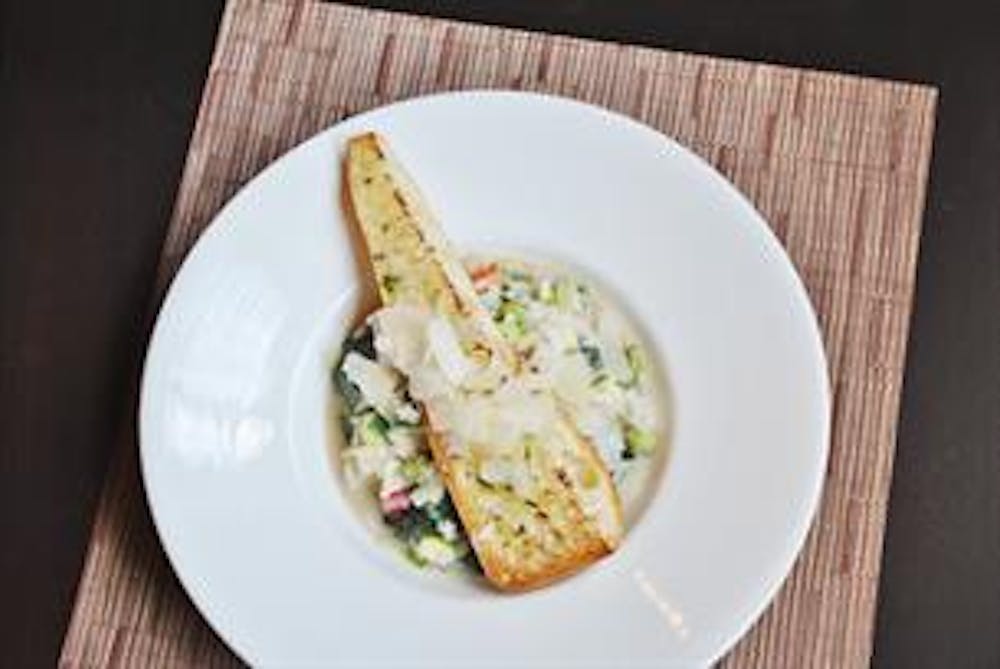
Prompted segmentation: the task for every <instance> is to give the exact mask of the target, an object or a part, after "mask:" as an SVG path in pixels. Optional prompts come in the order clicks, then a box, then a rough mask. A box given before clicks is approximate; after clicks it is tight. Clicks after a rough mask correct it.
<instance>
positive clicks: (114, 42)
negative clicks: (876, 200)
mask: <svg viewBox="0 0 1000 669" xmlns="http://www.w3.org/2000/svg"><path fill="white" fill-rule="evenodd" d="M369 4H373V5H377V6H381V7H387V8H393V9H405V10H409V11H414V12H422V13H435V14H438V15H442V16H449V17H455V18H462V19H467V20H474V21H482V22H488V23H496V24H502V25H511V26H517V27H526V28H532V29H541V30H547V31H555V32H564V33H570V34H576V35H581V36H588V37H597V38H602V39H611V40H618V41H628V42H634V43H642V44H648V45H653V46H662V47H666V48H670V49H679V50H687V51H696V52H702V53H710V54H717V55H724V56H735V57H740V58H747V59H753V60H764V61H770V62H776V63H785V64H790V65H798V66H807V67H817V68H822V69H836V70H841V71H847V72H852V73H860V74H866V75H872V76H879V77H891V78H897V79H905V80H912V81H920V82H926V83H931V84H934V85H936V86H938V87H939V88H940V90H941V98H940V106H939V116H938V129H937V135H936V139H935V156H934V163H933V167H932V173H931V184H930V191H929V193H930V194H929V202H928V208H927V214H926V217H925V222H924V234H923V240H922V244H921V254H920V265H919V279H918V290H917V298H916V309H915V313H914V320H913V328H912V336H911V341H910V348H909V356H908V363H907V377H906V384H905V387H904V397H903V410H902V416H901V429H900V436H899V444H898V450H897V459H896V467H895V478H894V482H893V488H892V501H891V505H890V514H889V526H888V533H887V538H886V553H885V562H884V567H883V577H882V584H881V590H880V605H879V615H878V623H877V632H876V643H875V658H874V662H873V664H874V665H875V666H876V667H945V666H947V667H996V666H1000V635H998V634H997V623H996V621H998V620H1000V493H998V490H1000V416H998V414H997V413H995V412H996V410H997V409H1000V309H998V306H1000V40H998V39H997V38H996V30H995V25H996V24H995V21H993V20H992V19H991V17H990V15H991V11H990V9H991V5H992V4H993V3H991V2H989V1H988V0H983V1H981V2H963V1H962V0H954V1H952V2H945V3H942V2H923V1H914V0H813V1H811V2H803V0H762V1H761V2H756V3H748V2H745V0H703V1H701V2H697V3H695V2H686V3H680V2H676V3H665V2H663V3H653V2H640V1H639V0H625V1H622V2H609V1H604V2H597V0H549V1H548V2H545V3H538V2H529V1H520V2H513V1H509V0H508V1H489V2H486V1H482V0H480V1H479V2H475V3H469V2H460V1H458V0H449V1H448V2H427V1H410V2H403V1H396V0H392V1H387V2H379V3H369ZM220 12H221V2H219V1H218V0H212V1H211V2H208V1H206V0H190V1H188V2H180V3H156V4H151V3H112V2H108V1H106V0H92V1H91V2H88V3H66V4H65V5H64V6H62V7H60V8H59V9H58V11H56V10H54V9H52V8H50V7H47V6H46V4H44V3H16V4H15V2H14V0H11V2H4V3H3V5H2V15H0V31H2V33H0V35H2V36H0V86H2V88H0V91H2V96H3V97H2V99H3V104H0V114H2V121H3V123H2V124H0V128H2V130H0V132H2V133H3V141H2V144H0V146H2V147H3V148H2V151H0V170H2V171H0V188H2V189H3V190H2V192H0V194H2V198H0V212H2V216H0V361H2V363H0V464H2V467H0V476H2V480H0V531H2V535H3V536H4V548H3V550H0V577H2V582H0V585H2V588H3V589H2V590H0V592H3V599H4V604H3V606H0V616H2V618H0V620H2V623H3V624H2V625H0V647H2V648H3V649H4V653H3V654H4V657H5V659H6V660H7V662H9V665H8V666H18V667H21V666H25V667H29V666H52V665H54V664H55V660H56V657H57V655H58V651H59V646H60V642H61V639H62V635H63V632H64V630H65V626H66V622H67V617H68V614H69V611H70V607H71V605H72V601H73V595H74V590H75V587H76V581H77V577H78V575H79V569H80V566H81V564H82V559H83V550H84V547H85V545H86V541H87V537H88V534H89V530H90V520H91V517H92V514H93V511H94V507H95V503H96V500H97V494H98V491H99V489H100V486H101V483H102V481H103V479H104V474H105V472H106V468H107V466H108V463H109V461H110V457H111V449H112V447H113V444H114V443H115V439H114V433H115V430H116V429H117V426H118V425H119V424H120V419H121V417H122V412H123V411H130V410H131V409H132V408H131V407H129V406H126V405H125V403H124V400H123V398H124V397H125V396H126V395H127V393H126V389H127V387H128V386H129V385H130V384H134V383H136V371H135V370H136V368H137V364H138V360H140V359H141V355H142V352H143V347H144V342H145V337H146V332H145V331H144V330H143V328H144V326H143V314H144V309H145V306H146V302H147V300H148V298H149V294H150V289H151V285H152V279H153V272H154V269H155V261H156V258H157V253H158V250H159V246H160V242H161V241H162V236H163V233H164V230H165V226H166V223H167V220H168V218H169V214H170V209H171V206H172V202H173V197H174V191H175V189H176V187H177V183H178V180H179V177H180V170H181V166H182V162H183V159H184V155H185V150H186V148H187V142H188V139H189V135H190V131H191V126H192V123H193V120H194V115H195V112H196V107H197V103H198V100H199V97H200V94H201V85H202V83H203V80H204V76H205V73H206V70H207V67H208V62H209V58H210V56H211V50H212V45H213V41H214V37H215V30H216V27H217V22H218V18H219V15H220Z"/></svg>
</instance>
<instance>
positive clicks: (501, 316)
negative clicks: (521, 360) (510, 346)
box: [493, 300, 528, 341]
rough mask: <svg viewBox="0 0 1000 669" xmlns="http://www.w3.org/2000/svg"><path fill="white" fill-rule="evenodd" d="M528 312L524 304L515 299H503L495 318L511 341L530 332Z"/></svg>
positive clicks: (502, 331) (504, 334)
mask: <svg viewBox="0 0 1000 669" xmlns="http://www.w3.org/2000/svg"><path fill="white" fill-rule="evenodd" d="M526 316H527V312H526V310H525V308H524V305H523V304H521V303H520V302H515V301H513V300H501V302H500V307H499V308H498V309H497V311H496V314H495V315H494V317H493V320H495V321H496V322H497V325H498V326H499V328H500V332H501V334H503V336H504V337H505V338H507V339H508V340H511V341H517V340H518V339H521V338H522V337H524V336H525V335H526V334H528V322H527V317H526Z"/></svg>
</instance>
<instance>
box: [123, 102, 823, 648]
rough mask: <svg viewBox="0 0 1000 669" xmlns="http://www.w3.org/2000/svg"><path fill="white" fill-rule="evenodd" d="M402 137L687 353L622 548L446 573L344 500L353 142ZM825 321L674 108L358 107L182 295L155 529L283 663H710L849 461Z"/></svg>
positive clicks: (245, 212)
mask: <svg viewBox="0 0 1000 669" xmlns="http://www.w3.org/2000/svg"><path fill="white" fill-rule="evenodd" d="M368 129H375V130H378V131H380V132H382V133H384V134H385V135H386V136H387V137H388V139H389V140H390V142H391V144H392V145H393V146H394V147H395V151H396V153H397V155H398V157H399V158H400V159H401V160H402V162H403V163H404V164H405V165H406V166H407V168H408V169H409V171H410V172H411V173H412V174H413V175H414V177H415V178H416V180H417V181H418V182H419V184H420V185H421V186H422V187H423V189H424V191H425V192H426V195H427V196H428V198H429V200H430V202H431V204H432V206H433V207H434V208H435V209H436V211H437V213H438V214H439V215H440V218H441V220H442V222H443V225H444V227H445V230H446V231H447V233H448V234H449V235H450V236H451V237H452V238H453V239H454V240H455V241H456V242H457V244H458V245H459V246H466V247H472V248H476V249H478V250H480V251H482V250H489V249H492V248H503V249H511V248H513V249H523V250H525V251H527V252H529V253H530V254H532V255H543V256H548V257H554V258H557V259H558V258H562V259H564V260H567V261H569V262H570V263H572V264H575V265H578V266H580V267H583V268H585V269H586V270H587V271H588V272H589V273H591V274H592V275H594V276H595V277H597V278H598V279H599V280H600V281H601V283H603V284H604V285H605V286H606V287H608V288H610V289H611V290H612V291H614V292H616V293H617V294H618V295H619V296H621V297H622V299H623V300H624V302H625V303H626V306H627V308H628V309H629V310H630V311H631V312H632V313H633V314H634V315H635V317H636V318H637V319H638V321H639V322H640V324H641V325H642V327H643V328H644V329H645V332H646V334H647V336H648V338H649V341H650V344H651V345H652V346H653V347H654V349H655V350H656V353H657V355H658V356H659V357H660V359H661V360H662V361H663V364H664V368H665V373H666V378H667V381H668V384H669V387H670V393H669V394H670V399H669V402H670V406H669V407H667V409H668V411H669V416H670V421H671V434H670V442H671V443H670V449H671V452H670V458H669V462H668V464H667V466H666V467H665V468H664V471H663V475H662V476H661V477H660V480H659V482H658V484H657V488H656V491H655V495H654V497H653V498H652V501H651V502H650V504H649V505H648V507H647V508H646V510H645V513H644V514H643V515H642V516H641V518H640V519H639V520H638V522H637V523H635V525H634V526H633V527H632V528H631V529H630V531H629V533H628V536H627V539H626V541H625V543H624V545H623V546H622V547H621V549H620V550H619V551H618V552H616V553H615V554H614V555H613V556H611V557H610V558H608V559H606V560H603V561H602V562H600V563H599V564H597V565H596V566H594V567H592V568H591V569H589V570H587V571H585V572H584V573H583V574H581V575H579V576H576V577H573V578H571V579H568V580H566V581H563V582H561V583H559V584H557V585H554V586H552V587H549V588H545V589H543V590H540V591H536V592H532V593H528V594H523V595H516V596H501V595H498V594H494V593H492V592H490V591H488V590H487V589H485V588H477V587H473V586H470V585H469V584H467V583H465V582H462V581H459V580H455V579H448V578H446V577H437V578H435V577H431V576H422V575H420V574H418V573H416V572H415V571H414V570H412V569H410V568H408V567H406V566H404V565H401V564H400V563H399V562H398V561H397V560H395V559H394V558H392V557H391V555H390V554H389V553H388V552H387V551H385V550H384V549H383V548H381V547H380V546H378V545H376V543H375V542H374V540H373V538H372V536H373V535H372V534H371V533H370V532H368V531H367V530H366V529H365V528H364V527H363V526H362V524H361V523H360V522H359V521H358V520H357V515H356V514H355V513H353V510H352V509H350V508H348V506H347V503H346V501H345V496H344V495H343V492H342V490H341V487H340V480H339V478H338V474H337V472H336V471H335V468H334V466H333V464H332V462H331V458H330V447H331V442H335V441H336V434H335V433H336V430H335V429H331V427H330V422H329V419H330V416H329V404H328V402H329V393H330V390H329V383H328V373H329V364H330V361H331V360H332V359H333V357H334V356H335V354H336V349H337V345H338V344H339V342H340V340H341V337H342V335H343V334H344V329H345V327H346V326H347V324H348V323H349V322H350V321H352V320H354V319H356V317H357V316H358V310H359V308H360V305H359V299H360V298H359V294H360V291H359V276H360V273H361V272H362V271H363V268H361V267H359V265H358V263H357V261H356V259H355V256H354V251H353V246H352V244H351V241H350V239H349V230H348V227H347V224H346V222H345V220H344V217H343V215H342V213H341V208H340V205H339V183H340V165H339V157H340V155H341V151H342V149H343V146H344V141H345V139H346V138H347V137H349V136H350V135H352V134H354V133H357V132H359V131H362V130H368ZM828 428H829V396H828V387H827V377H826V365H825V360H824V355H823V351H822V346H821V342H820V338H819V335H818V331H817V327H816V322H815V317H814V314H813V312H812V310H811V307H810V305H809V301H808V298H807V296H806V293H805V291H804V290H803V287H802V285H801V283H800V281H799V279H798V277H797V276H796V274H795V271H794V270H793V268H792V266H791V264H790V263H789V261H788V259H787V257H786V256H785V254H784V252H783V251H782V249H781V247H780V246H779V244H778V243H777V241H776V240H775V239H774V237H773V236H772V235H771V233H770V231H769V230H768V228H767V226H766V225H765V223H764V222H763V221H762V220H761V218H760V216H759V215H758V214H757V212H756V211H755V210H754V209H753V207H751V205H750V204H748V203H747V202H746V200H744V199H743V197H742V196H740V195H739V193H738V192H737V191H736V190H735V189H734V188H733V187H732V186H731V185H730V184H729V183H728V182H727V181H725V180H724V179H723V178H722V177H721V176H720V175H719V174H717V173H716V172H715V171H713V170H712V169H711V168H710V167H709V166H708V165H707V164H705V163H704V162H703V161H701V160H700V159H699V158H697V157H695V156H694V155H693V154H691V153H689V152H688V151H687V150H685V149H683V148H681V147H680V146H679V145H677V144H675V143H674V142H672V141H670V140H669V139H667V138H665V137H664V136H663V135H660V134H659V133H657V132H655V131H653V130H651V129H650V128H648V127H646V126H643V125H641V124H638V123H636V122H634V121H631V120H629V119H627V118H625V117H622V116H618V115H616V114H612V113H609V112H607V111H604V110H601V109H598V108H595V107H591V106H588V105H584V104H580V103H577V102H571V101H568V100H562V99H558V98H552V97H545V96H538V95H526V94H520V93H487V92H473V93H459V94H450V95H441V96H432V97H427V98H421V99H416V100H411V101H409V102H405V103H401V104H396V105H392V106H390V107H385V108H382V109H378V110H375V111H373V112H370V113H366V114H362V115H360V116H356V117H354V118H352V119H350V120H347V121H345V122H343V123H340V124H338V125H336V126H334V127H332V128H330V129H329V130H327V131H325V132H323V133H321V134H319V135H317V136H316V137H314V138H313V139H311V140H309V141H308V142H306V143H304V144H302V145H301V146H299V147H298V148H296V149H295V150H294V151H292V152H290V153H289V154H288V155H287V156H285V157H284V158H282V159H281V160H279V161H277V162H276V163H275V164H274V165H272V166H271V167H269V168H268V169H267V170H266V171H264V172H263V173H262V174H261V175H260V176H259V177H257V178H256V179H254V180H253V182H251V183H250V185H249V186H247V187H246V188H244V189H243V190H242V191H241V192H240V193H239V195H238V196H236V197H235V198H234V199H233V200H232V201H231V202H230V203H229V204H228V205H227V206H226V207H225V209H223V210H222V212H221V213H220V214H219V215H218V217H217V219H216V221H215V222H214V223H213V224H212V226H211V227H210V228H209V229H208V230H207V231H206V232H205V234H204V235H203V236H202V238H201V239H200V240H199V242H198V244H197V245H196V246H195V248H194V250H193V251H192V252H191V254H190V256H189V257H188V258H187V260H186V261H185V263H184V265H183V267H182V269H181V271H180V272H179V273H178V275H177V278H176V279H175V280H174V283H173V286H172V287H171V289H170V292H169V293H168V295H167V298H166V301H165V303H164V305H163V308H162V311H161V312H160V316H159V320H158V321H157V324H156V329H155V332H154V334H153V338H152V342H151V344H150V347H149V352H148V355H147V359H146V367H145V375H144V378H143V385H142V401H141V406H140V436H141V439H140V441H141V454H142V470H143V475H144V477H145V483H146V490H147V493H148V496H149V502H150V506H151V507H152V511H153V517H154V519H155V521H156V527H157V529H158V530H159V533H160V537H161V539H162V541H163V545H164V547H165V549H166V551H167V554H168V556H169V557H170V561H171V562H172V564H173V566H174V569H175V570H176V572H177V574H178V576H179V577H180V579H181V581H182V583H183V584H184V587H185V588H186V589H187V591H188V593H189V594H190V595H191V598H192V599H193V600H194V602H195V604H196V605H197V606H198V608H199V609H200V610H201V612H202V613H203V614H204V615H205V617H206V618H207V619H208V620H209V622H210V623H211V624H212V626H213V627H214V628H215V629H216V630H217V631H218V633H219V634H220V635H221V636H222V638H223V639H225V640H226V641H227V642H228V643H229V644H230V645H231V646H232V647H233V649H234V650H235V651H236V652H237V653H238V654H239V655H240V656H242V657H243V658H244V659H245V660H247V661H248V662H250V663H253V664H256V665H259V666H275V667H276V666H282V667H288V666H303V665H314V666H350V667H357V666H400V665H407V664H413V665H419V666H426V667H435V668H437V667H463V668H464V667H475V666H486V665H489V666H494V667H496V666H502V667H511V666H532V667H538V666H559V667H564V666H626V665H628V666H664V665H676V666H698V665H701V664H705V663H708V662H709V661H711V660H713V659H714V658H717V657H718V656H719V655H720V654H722V653H723V652H724V651H725V650H726V649H727V648H729V647H730V646H731V645H732V644H733V643H734V642H735V641H736V640H737V639H738V638H739V637H740V636H741V635H742V634H744V633H745V632H746V631H747V629H748V628H749V626H750V625H751V623H752V622H753V621H754V619H755V618H756V617H757V616H758V615H759V614H760V613H761V611H762V610H763V608H764V607H765V605H766V604H767V603H768V601H769V600H770V599H771V597H772V596H773V595H774V594H775V591H776V590H777V588H778V586H779V585H780V583H781V581H782V579H783V578H784V577H785V575H786V574H787V572H788V570H789V568H790V566H791V564H792V562H793V560H794V558H795V555H796V553H797V552H798V550H799V548H800V547H801V545H802V542H803V540H804V538H805V535H806V532H807V530H808V527H809V523H810V520H811V518H812V516H813V512H814V510H815V508H816V503H817V500H818V498H819V492H820V489H821V485H822V479H823V472H824V468H825V462H826V452H827V439H828Z"/></svg>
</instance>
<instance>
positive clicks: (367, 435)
mask: <svg viewBox="0 0 1000 669" xmlns="http://www.w3.org/2000/svg"><path fill="white" fill-rule="evenodd" d="M354 429H355V430H357V431H358V433H359V435H360V437H361V442H362V443H364V444H388V443H389V421H387V420H386V419H385V418H383V417H382V415H381V414H380V413H379V412H377V411H371V410H369V411H365V412H364V413H362V414H360V415H359V416H357V417H356V418H355V419H354Z"/></svg>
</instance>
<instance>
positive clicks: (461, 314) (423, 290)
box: [345, 133, 624, 590]
mask: <svg viewBox="0 0 1000 669" xmlns="http://www.w3.org/2000/svg"><path fill="white" fill-rule="evenodd" d="M345 174H346V184H345V186H346V189H347V193H346V194H347V198H346V199H347V203H348V205H349V209H350V210H352V212H353V215H354V218H355V222H356V224H357V225H358V227H359V229H360V231H361V233H362V236H363V238H364V240H365V245H366V247H367V250H368V256H369V259H370V262H371V266H372V269H373V271H374V274H375V279H376V282H377V284H378V291H379V295H380V298H381V301H382V303H383V304H384V305H386V306H394V305H409V306H416V307H420V308H424V309H429V310H431V311H432V312H434V313H435V314H437V315H439V316H443V317H445V318H447V319H449V320H450V321H451V322H453V323H457V322H462V321H464V322H465V323H466V324H471V326H469V327H460V328H457V330H458V331H460V332H464V333H466V334H465V335H464V336H465V337H466V340H465V341H463V342H462V343H463V344H464V345H466V348H467V349H468V348H478V349H479V350H480V351H483V350H485V351H487V352H488V355H489V356H498V358H497V360H498V361H500V363H501V364H502V365H503V366H504V369H506V370H509V373H510V374H511V375H512V376H514V375H516V374H517V373H518V369H517V356H516V354H515V353H514V351H513V349H512V348H511V347H510V346H509V345H508V344H507V342H506V341H505V340H504V338H503V336H502V335H501V334H500V332H499V331H498V330H497V328H496V326H495V325H494V323H493V322H492V319H491V318H490V315H489V313H488V312H487V311H486V310H485V309H484V308H483V307H482V305H481V304H480V303H479V301H478V298H477V296H476V292H475V290H474V288H473V286H472V282H471V279H470V278H469V276H468V274H467V273H466V271H465V268H464V267H463V266H462V264H461V262H460V261H459V260H458V258H457V256H456V255H455V254H454V253H453V251H452V250H451V248H450V246H449V244H448V240H447V239H446V238H445V236H444V235H443V233H442V232H441V229H440V227H439V225H438V224H437V222H436V221H435V219H434V218H433V216H432V215H431V213H430V211H429V209H428V207H427V206H426V204H425V203H424V201H423V199H422V197H421V195H420V193H419V191H418V190H417V188H416V186H415V185H414V183H413V182H412V181H411V180H410V178H409V177H408V176H407V175H406V173H405V172H404V171H403V170H402V168H401V167H400V166H399V164H398V163H396V162H395V161H394V160H393V159H392V158H391V157H390V155H389V151H388V147H387V145H386V143H385V141H384V140H383V139H382V138H381V137H379V136H377V135H375V134H374V133H367V134H363V135H359V136H357V137H354V138H353V139H351V140H350V141H349V143H348V148H347V156H346V164H345ZM470 331H471V332H474V333H475V334H474V335H469V334H468V333H469V332H470ZM470 336H472V337H473V338H474V340H475V341H474V342H473V341H469V340H468V338H469V337H470ZM425 411H426V413H427V418H428V424H429V430H428V432H429V439H428V441H429V443H430V447H431V451H432V455H433V458H434V462H435V465H436V466H437V468H438V470H439V471H440V473H441V475H442V478H443V479H444V482H445V485H446V487H447V489H448V491H449V493H450V494H451V497H452V500H453V501H454V503H455V508H456V509H457V511H458V514H459V517H460V518H461V520H462V523H463V525H464V527H465V529H466V532H467V533H468V535H469V538H470V541H471V543H472V547H473V549H474V550H475V552H476V555H477V557H478V558H479V561H480V563H481V564H482V566H483V570H484V572H485V574H486V577H487V578H488V579H489V580H490V581H491V582H492V583H493V584H494V585H496V586H497V587H498V588H500V589H503V590H523V589H529V588H534V587H538V586H540V585H543V584H545V583H548V582H550V581H553V580H555V579H558V578H561V577H563V576H567V575H569V574H571V573H573V572H575V571H578V570H579V569H581V568H583V567H585V566H587V565H588V564H590V563H592V562H594V561H595V560H597V559H598V558H600V557H601V556H603V555H606V554H607V553H609V552H611V551H612V550H614V549H615V548H616V547H617V546H618V544H619V542H620V541H621V537H622V534H623V531H624V523H623V520H622V509H621V502H620V500H619V498H618V493H617V491H616V489H615V487H614V484H613V483H612V481H611V477H610V475H609V473H608V471H607V469H606V467H605V466H604V463H603V461H602V460H601V459H600V457H599V455H598V454H597V452H596V450H595V449H594V447H593V445H592V444H591V443H590V442H589V441H587V440H586V439H584V438H583V437H582V436H581V434H580V433H579V432H578V430H577V429H576V428H575V426H574V425H573V424H572V423H571V422H570V421H569V420H567V419H566V418H565V415H564V414H561V415H562V418H561V419H559V420H556V421H555V427H554V429H553V430H551V431H550V433H549V434H547V435H546V437H545V440H544V442H543V443H530V444H527V445H526V446H525V447H524V448H523V449H518V453H517V457H518V458H519V459H520V460H519V463H518V465H519V466H521V467H523V468H524V469H523V471H527V472H528V473H529V477H530V484H529V485H528V486H526V487H525V486H521V487H520V489H519V490H518V491H517V492H515V490H514V487H513V486H505V485H495V484H491V483H489V482H487V480H485V478H484V477H483V476H481V473H482V472H481V467H482V466H483V464H484V462H485V460H486V459H488V458H489V457H491V456H490V455H488V454H490V453H492V450H491V449H490V448H489V445H488V444H463V443H455V441H456V440H455V439H454V436H453V435H450V434H449V433H448V426H447V425H443V424H441V423H440V421H438V420H436V417H435V415H434V413H433V411H432V408H431V407H425Z"/></svg>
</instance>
